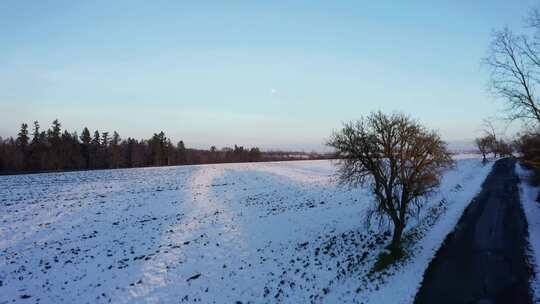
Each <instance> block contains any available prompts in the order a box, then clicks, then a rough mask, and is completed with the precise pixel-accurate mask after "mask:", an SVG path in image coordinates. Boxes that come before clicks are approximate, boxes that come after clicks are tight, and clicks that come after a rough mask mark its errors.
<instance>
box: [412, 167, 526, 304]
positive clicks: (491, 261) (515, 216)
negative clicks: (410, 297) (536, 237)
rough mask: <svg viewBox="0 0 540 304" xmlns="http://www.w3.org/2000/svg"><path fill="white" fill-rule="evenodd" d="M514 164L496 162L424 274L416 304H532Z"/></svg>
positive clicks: (522, 216)
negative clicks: (479, 190)
mask: <svg viewBox="0 0 540 304" xmlns="http://www.w3.org/2000/svg"><path fill="white" fill-rule="evenodd" d="M514 166H515V160H514V159H510V158H506V159H501V160H498V161H497V162H496V163H495V164H494V166H493V170H492V172H491V173H490V174H489V175H488V177H487V178H486V180H485V182H484V184H483V186H482V190H481V192H480V193H479V194H478V195H477V196H476V198H475V199H474V200H473V201H472V202H471V204H470V205H469V206H468V207H467V209H466V210H465V212H464V214H463V215H462V217H461V219H460V220H459V222H458V225H457V226H456V229H455V231H454V232H453V233H452V234H450V235H448V237H447V238H446V240H445V242H444V245H443V246H442V247H441V248H440V249H439V251H438V252H437V255H436V257H435V258H434V259H433V261H432V262H431V264H430V265H429V267H428V269H427V270H426V273H425V274H424V281H423V282H422V286H421V288H420V290H419V292H418V294H417V295H416V299H415V303H441V304H442V303H532V296H531V292H530V289H529V283H528V282H529V276H530V269H529V266H528V264H527V262H526V258H525V246H526V236H527V224H526V220H525V215H524V214H523V210H522V208H521V204H520V201H519V190H518V182H519V179H518V177H517V176H516V174H515V172H514Z"/></svg>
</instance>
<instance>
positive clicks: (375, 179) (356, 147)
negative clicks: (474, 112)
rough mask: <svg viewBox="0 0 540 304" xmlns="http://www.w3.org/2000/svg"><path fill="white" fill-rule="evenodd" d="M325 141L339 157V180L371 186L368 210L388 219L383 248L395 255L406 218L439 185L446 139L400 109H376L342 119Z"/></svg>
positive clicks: (445, 159) (449, 162) (449, 160)
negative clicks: (388, 231)
mask: <svg viewBox="0 0 540 304" xmlns="http://www.w3.org/2000/svg"><path fill="white" fill-rule="evenodd" d="M327 145H329V146H331V147H333V148H334V149H335V150H336V153H337V157H338V158H339V159H340V161H339V163H338V166H339V175H340V180H341V182H342V183H345V184H349V185H351V186H357V185H363V184H369V185H370V186H371V191H372V193H373V194H374V197H375V202H376V208H375V210H374V211H375V212H376V214H377V215H378V216H379V218H380V219H389V220H390V221H391V222H392V223H393V227H394V232H393V237H392V243H391V244H390V247H389V248H390V250H391V252H392V255H393V256H394V257H399V256H400V255H401V252H402V250H401V237H402V233H403V230H404V228H405V227H406V225H407V221H408V219H409V218H410V217H411V216H413V215H414V214H415V212H416V211H418V210H419V208H420V207H421V206H422V203H423V201H424V198H425V197H426V196H427V195H428V194H430V193H431V192H432V191H433V190H435V189H436V187H437V186H438V185H439V182H440V178H441V174H442V172H443V170H444V169H445V168H447V167H450V166H451V165H452V164H453V160H452V158H451V155H450V153H449V151H448V150H447V148H446V144H445V143H444V142H443V141H442V140H441V139H440V137H439V135H438V134H437V133H436V132H434V131H429V130H427V129H426V128H424V127H423V126H421V125H420V124H419V123H418V122H416V121H414V120H412V119H411V118H409V117H408V116H406V115H404V114H399V113H398V114H392V115H387V114H384V113H382V112H376V113H372V114H371V115H369V116H367V117H363V118H361V119H360V120H358V121H356V122H350V123H347V124H345V125H344V126H343V129H342V130H340V131H337V132H334V133H333V135H332V136H331V138H330V139H329V140H328V142H327ZM413 207H416V208H413Z"/></svg>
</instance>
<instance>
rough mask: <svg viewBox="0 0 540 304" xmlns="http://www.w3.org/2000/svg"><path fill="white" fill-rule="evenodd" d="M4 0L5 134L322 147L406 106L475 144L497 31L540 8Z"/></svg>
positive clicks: (490, 106)
mask: <svg viewBox="0 0 540 304" xmlns="http://www.w3.org/2000/svg"><path fill="white" fill-rule="evenodd" d="M381 2H382V1H370V2H367V1H317V2H316V1H214V2H210V1H190V2H183V1H19V0H16V1H9V0H8V1H6V0H2V1H1V2H0V41H1V43H0V136H6V135H15V134H16V133H17V129H18V128H19V126H20V123H21V122H28V123H31V122H32V121H34V120H39V121H40V122H41V124H42V125H43V126H47V125H49V123H50V121H52V120H53V119H54V118H59V119H60V121H61V122H62V123H63V125H64V127H66V128H68V129H69V130H79V131H80V129H81V128H82V127H84V126H88V127H90V128H91V129H92V130H93V129H96V128H97V129H99V130H101V131H105V130H107V131H113V130H117V131H118V132H119V133H120V134H121V135H122V136H123V137H127V136H132V137H137V138H141V137H145V138H146V137H149V136H151V134H152V133H153V132H157V131H159V130H164V131H165V132H166V133H167V134H168V135H169V136H170V137H171V138H172V139H173V140H175V141H176V140H179V139H183V140H184V141H185V142H186V144H187V145H188V146H199V147H207V146H209V145H210V144H215V145H217V146H223V145H225V144H229V145H231V144H234V143H237V144H243V145H258V146H262V147H277V146H285V147H287V146H288V147H306V148H308V149H309V148H310V147H312V146H313V147H315V146H316V145H318V144H320V143H321V142H323V140H324V138H327V137H328V135H329V134H330V133H331V131H332V130H333V129H336V128H338V127H340V125H341V122H343V121H347V120H350V119H354V118H356V117H358V116H360V115H362V114H366V113H369V112H370V111H373V110H379V109H381V110H384V111H393V110H397V111H403V112H405V113H408V114H410V115H412V116H413V117H416V118H418V119H419V120H420V121H422V122H424V123H425V124H426V125H428V126H429V127H431V128H435V129H438V130H439V131H440V132H441V134H442V135H443V137H444V138H445V139H447V140H459V139H468V138H472V137H474V136H475V134H476V133H477V131H478V130H479V125H480V122H481V120H482V118H484V117H487V116H490V115H493V114H495V113H496V110H497V108H500V103H497V102H494V101H493V99H492V98H491V97H489V96H488V94H487V93H486V82H487V75H486V72H485V71H484V70H483V69H482V68H481V65H480V59H481V57H482V56H484V55H485V52H486V48H487V45H488V43H489V41H490V33H491V31H492V30H493V29H495V28H501V27H502V26H504V25H509V26H511V27H514V28H517V29H519V27H521V26H522V23H521V21H522V18H523V17H524V16H525V14H526V11H527V9H528V8H530V7H531V6H532V5H534V4H535V1H523V2H519V3H518V1H447V2H446V3H443V2H442V1H386V2H384V3H381Z"/></svg>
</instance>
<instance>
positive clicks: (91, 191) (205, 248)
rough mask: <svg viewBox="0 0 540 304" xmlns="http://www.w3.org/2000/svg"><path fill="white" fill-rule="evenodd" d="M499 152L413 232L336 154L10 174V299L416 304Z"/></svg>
mask: <svg viewBox="0 0 540 304" xmlns="http://www.w3.org/2000/svg"><path fill="white" fill-rule="evenodd" d="M490 168H491V164H488V165H485V166H484V165H482V164H481V162H480V160H479V159H478V158H460V159H459V160H458V161H457V165H456V167H455V168H453V169H451V170H449V171H448V172H447V173H446V174H445V176H444V178H443V181H442V184H441V187H440V191H438V192H437V193H436V194H434V195H433V196H432V197H430V198H429V200H428V202H427V203H426V206H425V208H424V209H423V211H422V212H421V213H420V216H419V218H418V219H417V220H414V221H412V222H411V223H410V226H409V228H408V230H407V231H406V236H407V238H408V239H409V240H410V241H409V243H408V247H407V250H408V251H410V252H411V257H410V258H408V259H406V260H405V261H403V262H402V263H400V264H399V265H396V266H393V267H391V268H390V269H389V270H388V271H386V272H384V273H377V274H375V275H373V274H370V269H371V268H372V267H373V264H374V263H375V261H376V258H377V255H378V254H379V253H381V252H382V251H383V250H385V249H384V248H385V246H386V245H388V243H389V241H390V238H389V233H388V232H387V228H388V227H386V226H382V227H379V226H377V225H371V226H369V227H368V226H367V222H366V220H365V217H366V214H367V212H368V210H369V209H370V208H371V196H370V194H369V193H368V192H367V191H366V190H365V189H360V188H356V189H348V188H343V187H341V186H338V185H337V183H336V180H335V176H334V174H335V167H334V165H333V163H332V162H331V161H326V160H323V161H296V162H275V163H245V164H224V165H201V166H184V167H162V168H142V169H122V170H102V171H89V172H70V173H54V174H38V175H19V176H4V177H0V189H1V191H0V303H8V302H9V303H11V302H21V303H33V302H36V303H37V302H39V303H73V302H81V303H109V302H111V303H169V302H175V303H178V302H180V303H182V302H187V303H192V302H198V303H235V302H237V301H240V302H242V303H266V302H278V301H280V302H284V303H303V302H315V303H321V302H324V303H332V302H335V303H355V302H359V301H362V302H365V303H407V302H411V301H412V299H413V298H414V294H415V293H416V290H417V288H418V287H419V284H420V282H421V279H422V275H423V272H424V270H425V269H426V267H427V265H428V264H429V261H430V260H431V258H432V257H433V255H434V253H435V252H436V250H437V249H438V248H439V246H440V245H441V243H442V241H443V240H444V238H445V236H446V235H447V234H448V233H449V232H450V231H451V230H452V229H453V227H454V226H455V224H456V223H457V220H458V219H459V217H460V215H461V214H462V212H463V210H464V209H465V207H466V206H467V204H468V203H469V202H470V200H471V199H472V198H473V197H474V195H475V194H476V193H477V192H478V191H479V190H480V185H481V183H482V181H483V180H484V178H485V177H486V175H487V174H488V173H489V171H490Z"/></svg>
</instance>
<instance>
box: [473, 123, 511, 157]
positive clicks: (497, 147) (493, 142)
mask: <svg viewBox="0 0 540 304" xmlns="http://www.w3.org/2000/svg"><path fill="white" fill-rule="evenodd" d="M484 125H485V126H486V128H485V129H484V136H481V137H478V138H476V139H475V144H476V147H477V148H478V151H480V153H481V154H482V158H483V162H486V161H487V156H488V155H489V154H492V155H493V157H495V158H497V157H498V156H500V157H504V156H511V155H512V154H513V152H514V150H515V148H516V147H517V146H516V142H515V141H514V142H512V143H509V142H507V141H505V140H504V139H502V138H499V137H498V136H497V133H496V132H495V128H494V127H493V124H492V123H491V122H489V121H485V122H484Z"/></svg>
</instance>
